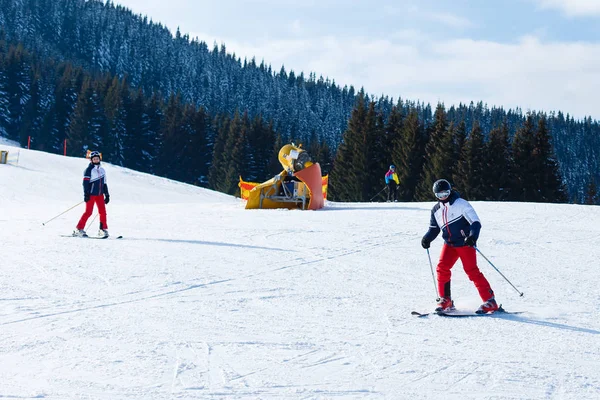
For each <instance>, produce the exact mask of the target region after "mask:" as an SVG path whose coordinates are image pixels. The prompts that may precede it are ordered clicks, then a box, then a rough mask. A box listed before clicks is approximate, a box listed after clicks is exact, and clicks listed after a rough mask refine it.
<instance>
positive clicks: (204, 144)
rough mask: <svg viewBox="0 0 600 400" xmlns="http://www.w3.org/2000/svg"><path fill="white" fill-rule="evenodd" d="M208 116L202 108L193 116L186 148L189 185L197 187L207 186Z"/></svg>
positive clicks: (210, 154)
mask: <svg viewBox="0 0 600 400" xmlns="http://www.w3.org/2000/svg"><path fill="white" fill-rule="evenodd" d="M210 130H211V121H210V116H209V115H208V113H207V111H206V110H205V109H204V107H200V108H199V109H198V110H197V111H196V112H195V115H194V120H193V136H192V139H191V142H190V144H189V146H188V148H187V150H188V152H189V153H190V155H189V157H190V169H189V172H188V173H189V174H190V176H191V178H192V180H191V183H193V184H195V185H199V186H208V168H209V165H210V161H211V158H212V153H211V148H210V144H209V136H210V134H211V132H210Z"/></svg>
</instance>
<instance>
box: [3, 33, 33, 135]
mask: <svg viewBox="0 0 600 400" xmlns="http://www.w3.org/2000/svg"><path fill="white" fill-rule="evenodd" d="M30 68H31V65H30V61H29V57H28V54H27V53H26V52H25V50H24V49H23V45H22V44H19V45H18V46H16V47H14V46H11V47H10V49H9V51H8V54H7V55H6V57H5V60H4V74H5V76H6V78H5V79H6V81H5V84H4V93H5V96H6V100H7V103H8V104H7V111H8V118H7V125H6V134H7V137H8V138H9V139H12V140H15V141H20V127H21V123H22V122H23V114H24V104H26V103H27V102H28V101H29V94H30V84H31V82H30V76H31V74H30Z"/></svg>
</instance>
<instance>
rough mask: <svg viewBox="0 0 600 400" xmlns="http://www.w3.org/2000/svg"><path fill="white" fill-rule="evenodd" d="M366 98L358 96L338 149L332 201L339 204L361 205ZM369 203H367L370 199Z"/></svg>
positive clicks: (332, 182) (331, 180)
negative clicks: (359, 202)
mask: <svg viewBox="0 0 600 400" xmlns="http://www.w3.org/2000/svg"><path fill="white" fill-rule="evenodd" d="M365 101H366V100H365V94H364V92H363V91H361V92H360V93H359V94H358V97H357V100H356V104H355V107H354V110H352V116H351V118H350V121H348V128H347V129H346V131H345V132H344V135H343V138H342V143H341V144H340V145H339V147H338V150H337V153H336V156H335V162H334V165H333V169H332V171H331V176H330V178H329V191H330V196H329V198H330V199H332V200H336V201H362V200H363V197H362V195H363V190H362V182H363V179H364V178H363V177H364V168H365V164H366V161H365V155H364V144H365V143H364V130H365V125H366V120H367V107H366V104H365ZM367 200H368V199H367Z"/></svg>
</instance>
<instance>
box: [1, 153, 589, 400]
mask: <svg viewBox="0 0 600 400" xmlns="http://www.w3.org/2000/svg"><path fill="white" fill-rule="evenodd" d="M0 147H2V148H3V149H4V148H5V147H6V146H2V145H0ZM11 149H12V148H9V150H11ZM11 151H13V150H11ZM85 166H86V162H85V160H81V159H75V158H68V157H59V156H54V155H49V154H45V153H40V152H35V151H27V150H21V154H20V158H19V166H18V167H17V166H13V165H7V166H0V182H2V183H3V184H4V185H3V190H2V191H0V205H1V207H0V222H1V225H0V226H1V227H2V230H0V243H2V245H1V247H0V248H1V249H2V260H3V266H2V268H0V399H3V398H7V399H11V398H13V399H32V398H44V399H111V400H112V399H132V398H135V399H149V400H153V399H232V398H235V399H337V398H340V399H342V398H343V399H388V398H410V399H437V398H447V399H523V398H527V399H595V398H600V322H599V318H598V316H599V315H600V305H599V304H598V300H599V297H598V289H597V287H598V286H597V282H598V281H599V279H600V271H599V268H598V259H600V251H599V250H598V249H597V246H594V240H595V239H597V238H599V237H600V211H599V209H600V207H591V206H575V205H553V204H526V203H524V204H519V203H485V202H474V206H475V208H476V210H477V212H478V214H479V216H480V218H481V219H482V225H483V229H482V234H481V238H480V240H479V246H480V249H481V250H482V252H483V253H484V254H485V255H486V257H488V258H489V259H490V260H491V261H492V262H494V263H495V265H496V266H497V267H498V268H499V269H500V270H501V271H502V272H503V273H504V274H505V275H506V276H507V277H508V278H509V279H510V280H511V282H513V284H515V286H517V287H518V288H519V290H521V291H523V292H524V293H525V296H524V297H519V295H518V294H517V293H516V291H515V290H514V289H513V288H512V287H511V286H510V285H509V284H508V283H506V282H505V281H504V280H503V279H502V278H501V276H500V275H499V274H498V273H497V272H496V271H494V270H493V269H492V268H491V267H490V266H489V265H487V263H486V261H485V260H484V259H482V258H481V257H479V265H480V268H481V269H482V271H483V272H484V274H485V275H486V277H487V278H488V279H489V280H490V283H491V284H492V287H493V288H494V290H495V291H496V294H497V298H498V300H499V302H500V303H502V304H503V305H504V307H505V308H506V309H507V310H509V311H511V310H512V311H526V313H525V314H520V315H507V316H502V318H465V319H460V318H457V319H451V318H438V317H435V316H432V317H428V318H417V317H414V316H411V315H410V312H411V311H412V310H417V311H420V312H427V311H429V310H431V309H432V308H433V307H434V303H435V292H434V290H435V289H434V286H433V281H432V277H431V270H430V267H429V262H428V259H427V255H426V253H425V252H424V251H423V249H421V247H420V239H421V236H422V234H423V233H424V232H425V230H426V229H427V226H428V222H429V210H430V208H431V207H432V205H433V203H432V202H428V203H408V204H405V203H397V204H393V205H390V204H389V203H382V204H378V203H367V204H351V203H348V204H343V203H328V205H327V207H326V209H324V210H320V211H316V212H309V211H307V212H302V211H287V210H252V211H250V210H244V209H243V206H244V204H243V203H242V202H241V201H239V200H237V199H234V198H232V197H229V196H225V195H222V194H219V193H215V192H211V191H208V190H204V189H200V188H196V187H192V186H188V185H184V184H180V183H176V182H172V181H169V180H166V179H163V178H157V177H153V176H150V175H146V174H141V173H137V172H134V171H129V170H126V169H123V168H119V167H115V166H111V165H109V164H107V165H105V167H106V168H107V172H108V184H109V186H110V188H111V203H110V204H109V205H108V206H107V207H108V218H109V221H108V224H109V231H110V232H111V234H112V235H113V236H117V235H123V236H124V238H123V239H121V240H87V241H86V240H70V239H69V238H61V237H60V236H59V235H61V234H69V232H70V231H71V230H72V229H73V226H74V225H75V223H76V222H77V219H78V218H79V216H80V215H81V212H82V211H83V206H80V207H79V208H76V209H75V210H73V211H71V212H68V213H66V214H65V215H63V216H61V217H59V218H57V219H56V220H54V221H52V222H51V223H49V224H47V225H46V226H42V225H41V223H42V222H45V221H47V220H48V219H50V218H51V217H53V216H55V215H57V214H58V213H60V212H62V211H64V210H65V209H67V208H68V207H70V206H72V205H74V204H75V203H76V202H77V201H81V200H80V197H81V193H80V192H81V175H82V172H83V169H84V168H85ZM4 187H6V188H9V189H8V190H5V189H4ZM41 194H43V196H41ZM96 222H97V221H96ZM92 232H93V231H92ZM440 248H441V239H437V240H436V241H434V242H433V244H432V248H431V249H430V251H431V255H432V260H433V261H434V263H435V261H436V260H437V257H438V255H439V250H440ZM452 290H453V293H454V297H455V301H456V303H457V306H459V308H461V309H471V308H473V309H474V308H476V307H477V306H478V305H479V304H480V299H478V297H477V293H476V291H475V289H474V288H473V286H472V284H471V282H469V281H468V279H467V277H466V275H465V274H464V272H463V271H462V268H461V265H460V263H458V264H457V265H456V266H455V268H454V269H453V287H452Z"/></svg>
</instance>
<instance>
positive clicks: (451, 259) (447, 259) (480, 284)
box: [437, 243, 494, 301]
mask: <svg viewBox="0 0 600 400" xmlns="http://www.w3.org/2000/svg"><path fill="white" fill-rule="evenodd" d="M459 258H460V261H461V262H462V265H463V269H464V270H465V273H466V274H467V276H468V277H469V279H470V280H471V281H473V283H474V284H475V287H476V288H477V291H478V292H479V296H481V299H482V300H483V301H488V300H489V299H490V297H492V296H493V295H494V292H493V291H492V288H491V287H490V284H489V282H488V281H487V279H485V276H483V274H482V273H481V271H480V270H479V267H477V253H476V252H475V248H474V247H469V246H463V247H451V246H448V245H447V244H446V243H444V246H443V247H442V253H441V254H440V261H439V262H438V265H437V280H438V292H439V294H440V296H441V297H447V298H450V297H451V296H450V278H451V276H452V273H451V272H450V270H451V269H452V267H453V266H454V264H455V263H456V261H457V260H458V259H459Z"/></svg>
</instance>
